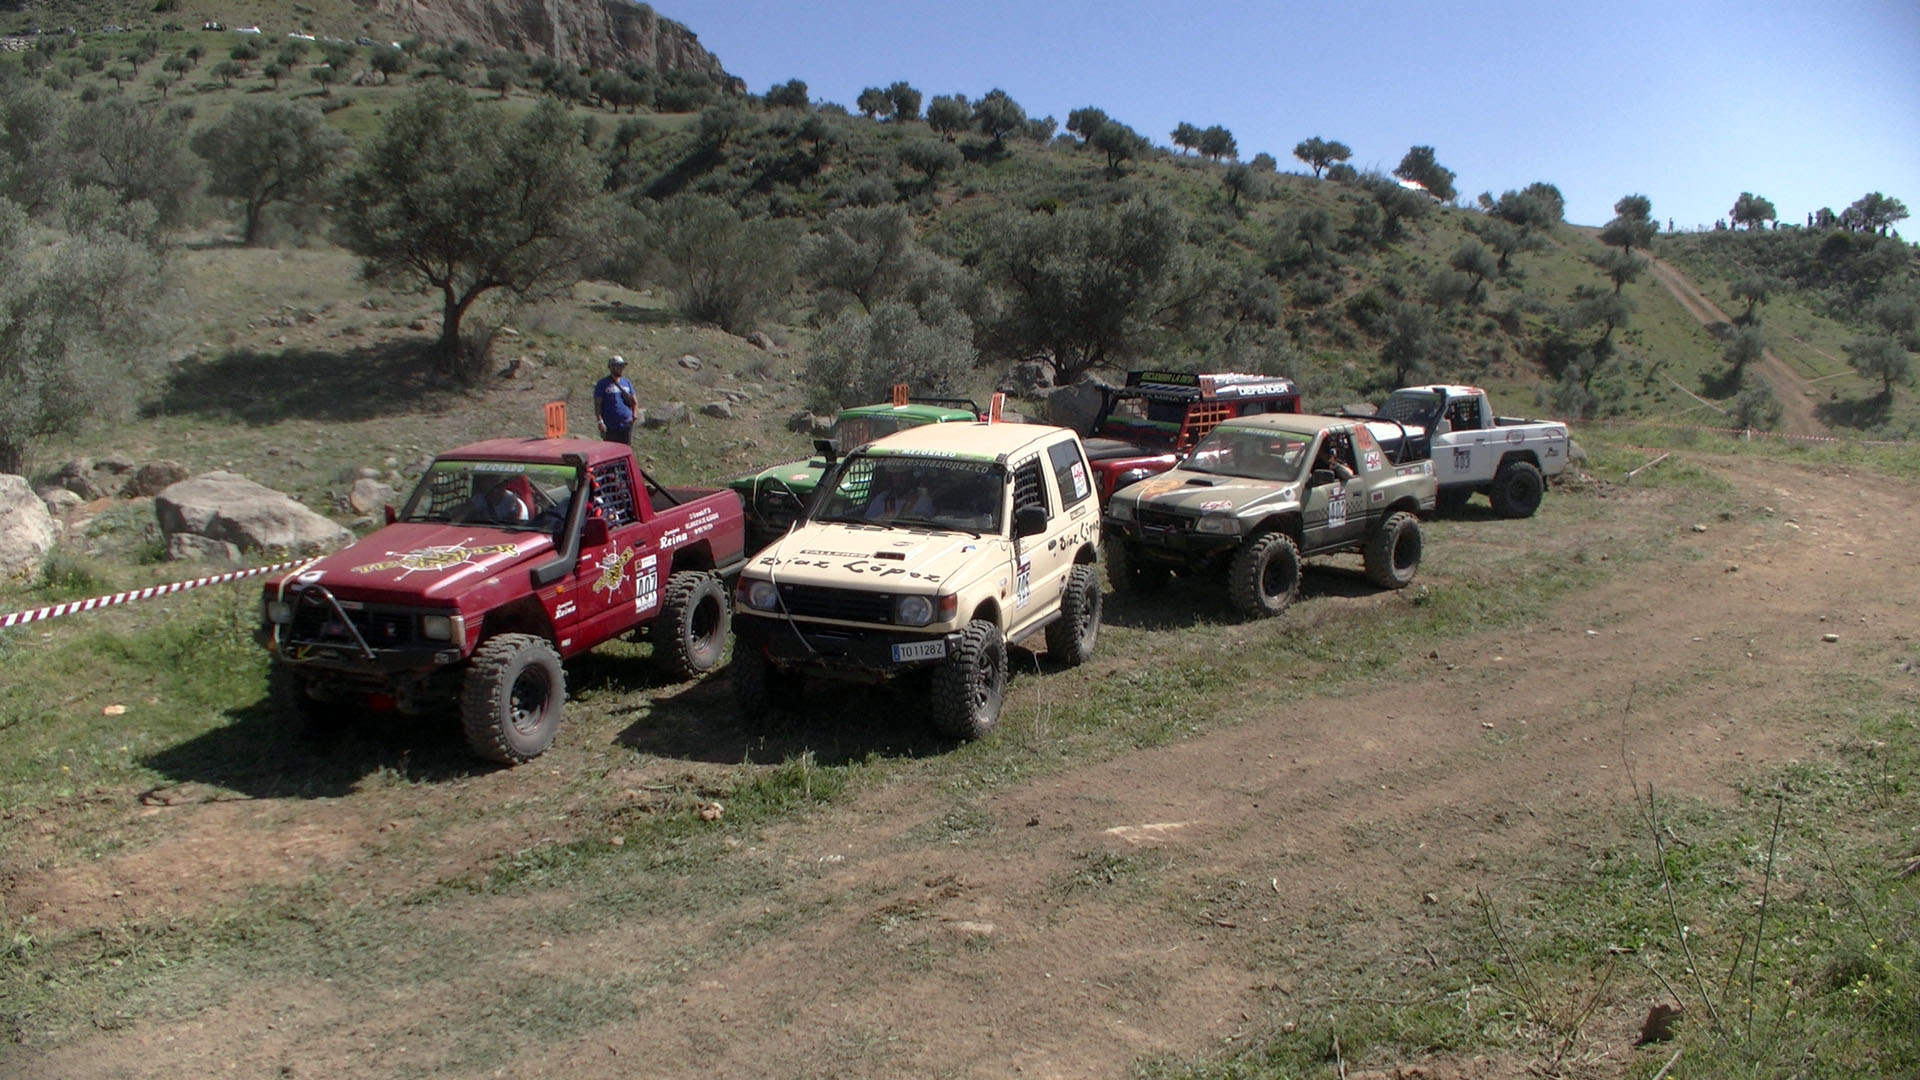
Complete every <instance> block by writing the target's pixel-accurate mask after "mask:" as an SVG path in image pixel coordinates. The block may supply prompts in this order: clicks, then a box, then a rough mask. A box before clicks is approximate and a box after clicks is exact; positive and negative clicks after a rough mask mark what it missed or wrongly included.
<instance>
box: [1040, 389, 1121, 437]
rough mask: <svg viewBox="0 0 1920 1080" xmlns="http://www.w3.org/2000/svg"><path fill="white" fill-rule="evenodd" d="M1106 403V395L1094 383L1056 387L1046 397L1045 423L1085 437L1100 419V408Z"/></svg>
mask: <svg viewBox="0 0 1920 1080" xmlns="http://www.w3.org/2000/svg"><path fill="white" fill-rule="evenodd" d="M1106 401H1107V397H1106V394H1105V393H1104V392H1103V391H1102V390H1101V388H1100V386H1099V385H1098V384H1096V383H1075V384H1074V385H1072V386H1061V387H1057V388H1055V389H1054V391H1053V392H1052V393H1050V394H1048V395H1047V422H1048V423H1051V424H1058V425H1059V426H1061V427H1066V428H1072V429H1073V430H1075V431H1077V432H1079V433H1080V434H1082V435H1085V434H1087V433H1088V432H1090V431H1092V430H1093V424H1094V421H1096V420H1098V419H1100V408H1101V406H1103V405H1105V404H1106Z"/></svg>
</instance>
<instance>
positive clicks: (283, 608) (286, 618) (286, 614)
mask: <svg viewBox="0 0 1920 1080" xmlns="http://www.w3.org/2000/svg"><path fill="white" fill-rule="evenodd" d="M267 621H268V622H270V623H274V624H276V625H279V626H285V625H287V624H288V623H290V622H292V621H293V605H292V604H291V603H288V602H287V601H285V600H269V601H267Z"/></svg>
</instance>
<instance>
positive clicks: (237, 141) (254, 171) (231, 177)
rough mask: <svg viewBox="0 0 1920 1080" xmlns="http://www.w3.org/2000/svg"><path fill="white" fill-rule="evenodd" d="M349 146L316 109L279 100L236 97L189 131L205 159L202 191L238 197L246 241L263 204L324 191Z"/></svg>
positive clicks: (252, 236) (255, 236)
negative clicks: (207, 121)
mask: <svg viewBox="0 0 1920 1080" xmlns="http://www.w3.org/2000/svg"><path fill="white" fill-rule="evenodd" d="M350 145H351V143H350V140H349V139H348V138H347V137H346V136H345V135H343V134H341V133H340V132H338V131H335V130H334V129H332V128H330V127H328V126H327V122H326V119H325V118H324V117H322V116H321V115H320V110H318V109H316V108H313V107H312V106H310V105H295V104H293V103H291V102H284V101H267V102H259V101H246V102H242V103H240V104H239V105H236V106H234V108H233V111H232V112H230V113H228V114H227V115H226V116H224V117H222V118H221V119H220V120H218V121H216V122H214V123H213V124H210V125H208V126H207V127H204V128H202V129H200V130H199V131H198V132H196V133H195V134H194V136H193V152H194V153H196V154H198V155H200V157H201V158H202V159H203V160H204V161H206V163H207V174H208V176H209V178H210V179H209V182H208V184H207V190H208V191H209V192H211V193H212V194H215V195H220V196H224V197H226V198H230V199H234V200H236V201H237V202H239V204H240V220H241V224H242V230H241V231H242V237H243V239H244V242H245V243H247V244H248V245H252V244H254V243H256V242H257V241H258V240H259V237H260V226H261V223H262V221H263V220H264V217H265V214H266V210H267V207H269V206H271V205H273V204H274V203H280V202H298V201H303V200H309V199H316V198H317V197H318V196H319V195H320V193H321V192H323V191H325V190H326V186H327V184H328V183H329V182H331V180H332V175H333V173H334V171H335V170H336V169H338V168H339V167H340V166H341V165H343V164H345V162H346V160H347V155H348V147H349V146H350Z"/></svg>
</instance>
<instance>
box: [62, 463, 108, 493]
mask: <svg viewBox="0 0 1920 1080" xmlns="http://www.w3.org/2000/svg"><path fill="white" fill-rule="evenodd" d="M109 476H111V474H109ZM53 480H54V483H56V484H59V485H60V486H61V487H63V488H66V489H67V490H68V491H71V492H73V493H74V494H75V495H78V496H80V498H81V499H82V500H83V501H86V502H92V501H93V500H95V499H104V498H106V497H107V496H109V495H111V494H113V493H114V492H113V491H112V490H109V489H108V488H107V487H106V486H105V485H103V484H102V483H101V482H100V477H99V476H98V475H96V473H95V472H94V468H93V459H92V458H74V459H73V460H72V461H69V462H67V463H66V464H65V465H62V466H61V467H60V472H59V474H58V475H56V476H55V477H54V478H53Z"/></svg>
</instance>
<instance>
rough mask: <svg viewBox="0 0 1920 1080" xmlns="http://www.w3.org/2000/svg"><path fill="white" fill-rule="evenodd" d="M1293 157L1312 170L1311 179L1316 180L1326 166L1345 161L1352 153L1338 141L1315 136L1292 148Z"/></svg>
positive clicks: (1344, 144) (1345, 145)
mask: <svg viewBox="0 0 1920 1080" xmlns="http://www.w3.org/2000/svg"><path fill="white" fill-rule="evenodd" d="M1293 156H1294V157H1297V158H1299V159H1300V160H1301V161H1303V162H1306V164H1307V167H1308V168H1310V169H1312V170H1313V178H1314V179H1315V180H1318V179H1320V174H1321V173H1322V172H1323V171H1325V170H1326V168H1327V166H1329V165H1334V164H1338V163H1339V162H1343V161H1346V160H1347V159H1348V158H1350V157H1352V156H1353V151H1352V150H1350V149H1348V148H1347V144H1346V143H1343V142H1341V141H1339V140H1338V139H1332V140H1328V139H1323V138H1321V137H1320V136H1318V135H1315V136H1314V137H1313V138H1311V139H1302V140H1301V141H1300V143H1299V144H1298V145H1296V146H1295V147H1294V148H1293Z"/></svg>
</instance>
